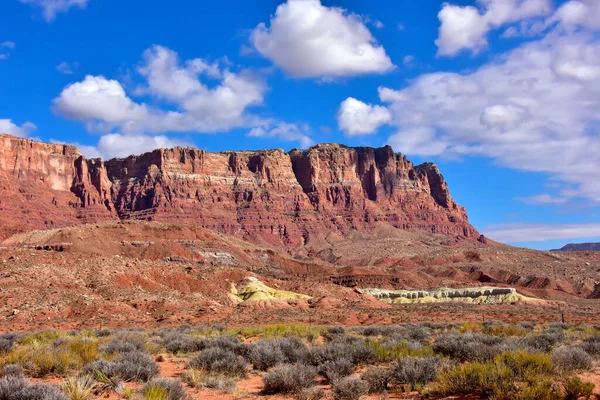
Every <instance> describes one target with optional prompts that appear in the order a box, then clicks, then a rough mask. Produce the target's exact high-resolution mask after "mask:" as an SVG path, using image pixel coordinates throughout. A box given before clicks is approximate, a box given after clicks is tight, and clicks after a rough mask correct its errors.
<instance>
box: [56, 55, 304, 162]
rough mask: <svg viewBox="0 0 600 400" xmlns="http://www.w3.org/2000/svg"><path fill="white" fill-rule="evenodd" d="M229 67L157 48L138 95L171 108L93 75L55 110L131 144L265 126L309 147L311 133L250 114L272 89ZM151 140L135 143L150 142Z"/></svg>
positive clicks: (70, 89) (67, 92)
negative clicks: (169, 134) (181, 57)
mask: <svg viewBox="0 0 600 400" xmlns="http://www.w3.org/2000/svg"><path fill="white" fill-rule="evenodd" d="M222 64H224V65H225V66H223V65H222ZM228 64H229V63H228V62H227V60H226V59H221V60H219V61H216V62H208V61H205V60H202V59H193V60H188V61H186V62H183V63H182V62H180V60H179V58H178V55H177V53H176V52H174V51H172V50H170V49H168V48H166V47H162V46H153V47H151V48H150V49H148V50H147V51H145V52H144V55H143V63H142V65H141V66H140V67H139V69H138V72H139V73H140V75H141V76H142V77H144V78H145V83H144V84H143V85H140V86H139V87H138V88H137V89H136V90H134V91H133V94H134V95H143V96H149V97H151V98H152V99H156V100H158V102H157V104H159V105H161V106H163V105H164V103H167V106H163V107H159V106H150V105H148V104H146V103H143V102H137V101H135V100H133V99H132V97H130V95H129V94H128V93H127V92H126V90H125V88H124V87H123V86H122V85H121V83H120V82H118V81H116V80H113V79H107V78H105V77H103V76H91V75H88V76H86V77H85V79H84V80H83V81H81V82H75V83H72V84H70V85H68V86H66V87H65V88H64V89H63V90H62V92H61V93H60V95H59V96H58V97H57V98H55V99H54V100H53V105H52V109H53V111H54V112H55V113H56V114H58V115H61V116H63V117H65V118H67V119H72V120H76V121H81V122H84V123H86V124H87V127H88V130H90V131H99V132H103V133H112V132H113V131H118V132H119V133H120V134H123V135H124V137H126V138H128V140H133V139H132V138H145V136H143V135H148V134H151V135H158V134H163V133H165V132H198V133H210V132H224V131H228V130H231V129H234V128H249V129H251V128H260V129H261V130H262V131H263V132H264V133H263V134H262V135H260V136H265V137H271V136H278V137H281V138H284V139H285V140H298V141H300V143H303V144H306V143H308V140H309V139H308V136H307V133H308V132H304V133H302V134H299V133H296V134H295V133H294V132H293V130H292V129H291V128H290V126H292V124H285V123H284V122H282V121H273V120H272V119H265V118H262V117H259V116H257V115H254V114H251V113H250V112H248V109H249V108H250V107H253V106H259V105H261V104H262V103H263V99H264V93H265V92H266V90H267V85H266V83H265V82H264V79H263V78H262V77H260V76H258V75H256V74H254V73H252V72H251V71H247V70H242V71H239V72H237V73H235V72H232V71H230V70H229V69H228V67H227V65H228ZM209 85H210V86H209ZM286 126H287V127H288V128H287V131H286V129H284V127H286ZM256 132H259V131H258V130H257V131H256ZM257 136H258V135H257ZM150 137H153V138H158V137H157V136H150ZM108 138H110V136H109V137H108ZM105 140H108V139H105ZM148 140H149V139H145V140H144V141H143V142H142V141H139V140H138V141H137V142H136V143H141V144H143V143H149V142H148ZM155 140H156V139H155ZM150 143H151V142H150ZM101 144H102V143H100V145H101ZM141 144H140V145H141ZM105 153H108V152H105Z"/></svg>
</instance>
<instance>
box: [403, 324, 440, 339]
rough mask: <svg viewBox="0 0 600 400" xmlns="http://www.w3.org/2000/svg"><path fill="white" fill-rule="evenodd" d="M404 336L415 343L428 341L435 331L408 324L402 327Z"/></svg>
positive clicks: (422, 326)
mask: <svg viewBox="0 0 600 400" xmlns="http://www.w3.org/2000/svg"><path fill="white" fill-rule="evenodd" d="M402 328H403V329H402V330H403V336H404V337H406V338H407V339H409V341H410V340H414V341H419V342H420V341H423V340H427V339H429V338H430V337H431V335H433V330H432V329H431V328H428V327H426V326H424V325H414V324H408V325H404V326H403V327H402Z"/></svg>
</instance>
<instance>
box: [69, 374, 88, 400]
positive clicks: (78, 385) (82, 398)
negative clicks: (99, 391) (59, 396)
mask: <svg viewBox="0 0 600 400" xmlns="http://www.w3.org/2000/svg"><path fill="white" fill-rule="evenodd" d="M95 388H96V381H95V380H94V378H92V377H91V376H90V375H79V376H70V377H68V378H67V379H65V381H64V383H63V385H62V390H63V392H65V394H66V395H67V397H68V398H69V399H70V400H91V399H93V398H94V397H95V396H94V389H95Z"/></svg>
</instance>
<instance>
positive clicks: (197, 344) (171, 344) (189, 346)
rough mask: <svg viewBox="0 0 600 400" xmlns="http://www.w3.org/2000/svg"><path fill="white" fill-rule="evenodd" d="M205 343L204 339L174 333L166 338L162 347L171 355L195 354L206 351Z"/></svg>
mask: <svg viewBox="0 0 600 400" xmlns="http://www.w3.org/2000/svg"><path fill="white" fill-rule="evenodd" d="M204 342H205V341H204V340H203V339H199V338H193V337H191V336H187V335H181V334H177V333H174V334H171V335H169V336H167V337H165V338H164V339H163V340H162V345H163V346H165V348H166V349H167V351H168V352H169V353H173V354H175V353H193V352H196V351H200V350H202V349H204V347H205V344H204Z"/></svg>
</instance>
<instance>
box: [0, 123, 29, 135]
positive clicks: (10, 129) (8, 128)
mask: <svg viewBox="0 0 600 400" xmlns="http://www.w3.org/2000/svg"><path fill="white" fill-rule="evenodd" d="M36 130H37V127H36V126H35V125H34V124H33V123H32V122H25V123H24V124H22V125H21V126H19V125H17V124H15V123H14V122H12V120H11V119H0V133H6V134H9V135H13V136H19V137H27V136H29V134H30V133H32V132H35V131H36Z"/></svg>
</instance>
